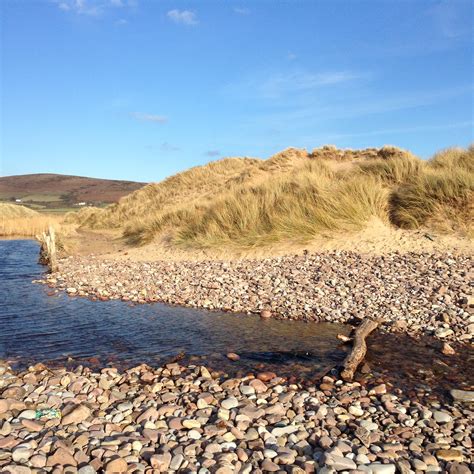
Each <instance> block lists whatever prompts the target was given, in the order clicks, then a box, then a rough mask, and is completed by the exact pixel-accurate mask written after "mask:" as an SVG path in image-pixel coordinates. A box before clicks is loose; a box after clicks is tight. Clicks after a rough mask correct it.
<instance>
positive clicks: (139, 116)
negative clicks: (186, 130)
mask: <svg viewBox="0 0 474 474" xmlns="http://www.w3.org/2000/svg"><path fill="white" fill-rule="evenodd" d="M130 116H131V117H132V118H134V119H135V120H139V121H140V122H154V123H160V124H163V123H166V122H167V121H168V117H165V116H164V115H155V114H144V113H142V112H132V113H131V114H130Z"/></svg>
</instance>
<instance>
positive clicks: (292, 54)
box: [286, 51, 298, 61]
mask: <svg viewBox="0 0 474 474" xmlns="http://www.w3.org/2000/svg"><path fill="white" fill-rule="evenodd" d="M297 57H298V56H297V55H296V54H295V53H292V52H291V51H290V52H289V53H288V54H287V55H286V59H289V60H290V61H294V60H295V59H296V58H297Z"/></svg>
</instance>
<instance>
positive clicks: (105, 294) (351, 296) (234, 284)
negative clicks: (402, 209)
mask: <svg viewBox="0 0 474 474" xmlns="http://www.w3.org/2000/svg"><path fill="white" fill-rule="evenodd" d="M473 263H474V262H473V259H472V256H469V255H459V254H458V255H451V254H434V253H421V254H416V253H409V254H401V253H389V254H386V255H381V256H380V255H379V256H376V255H362V254H359V253H356V252H347V251H344V252H325V253H306V254H304V255H293V256H285V257H275V258H268V259H262V260H236V261H215V260H214V261H212V260H211V261H198V262H169V261H161V262H160V261H158V262H149V263H143V262H128V261H112V260H109V261H108V260H103V259H99V258H93V257H87V258H84V257H68V258H65V259H63V260H62V261H61V262H60V270H59V272H56V273H54V274H51V275H48V276H47V278H46V280H45V281H46V283H48V284H49V285H51V286H54V287H56V288H58V289H60V290H66V291H67V292H68V294H70V295H72V296H86V297H92V298H99V299H122V300H125V301H132V302H137V303H146V302H157V301H159V302H164V303H169V304H173V305H182V306H190V307H199V308H207V309H216V310H225V311H233V312H250V313H262V314H263V315H264V316H273V317H277V318H290V319H304V320H308V321H329V322H343V323H344V322H349V321H354V320H355V321H356V320H361V319H363V318H365V317H367V316H371V317H374V316H375V317H378V318H382V319H384V320H385V323H384V325H383V327H384V328H385V329H386V330H389V331H404V332H406V333H408V334H410V335H420V334H429V335H434V336H435V337H437V338H439V339H441V340H444V341H457V342H463V343H469V342H470V341H471V340H472V339H473V337H474V299H473V292H474V289H473V281H474V279H473V278H472V277H473V271H472V268H474V264H473Z"/></svg>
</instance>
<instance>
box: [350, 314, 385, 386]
mask: <svg viewBox="0 0 474 474" xmlns="http://www.w3.org/2000/svg"><path fill="white" fill-rule="evenodd" d="M379 323H380V321H376V320H374V319H364V321H363V322H362V323H361V325H360V326H359V327H358V328H357V329H356V330H355V333H354V344H353V347H352V351H351V352H350V354H349V355H348V356H347V357H346V358H345V360H344V362H343V364H342V365H343V369H342V372H341V378H342V379H343V380H345V381H346V382H349V381H351V380H352V379H353V378H354V373H355V371H356V370H357V367H358V366H359V364H360V363H361V362H362V361H363V360H364V357H365V354H366V353H367V344H366V343H365V339H366V337H367V336H368V335H369V334H370V333H371V332H372V331H373V330H374V329H375V328H376V327H377V326H378V325H379Z"/></svg>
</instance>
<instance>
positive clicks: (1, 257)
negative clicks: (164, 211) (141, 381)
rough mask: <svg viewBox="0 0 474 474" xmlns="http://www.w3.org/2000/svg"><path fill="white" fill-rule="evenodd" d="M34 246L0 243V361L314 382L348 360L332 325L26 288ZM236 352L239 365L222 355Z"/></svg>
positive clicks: (36, 271) (32, 274)
mask: <svg viewBox="0 0 474 474" xmlns="http://www.w3.org/2000/svg"><path fill="white" fill-rule="evenodd" d="M37 259H38V246H37V244H36V243H35V242H33V241H25V240H16V241H0V282H1V287H0V328H1V330H0V359H6V360H9V361H10V362H11V363H13V364H14V365H16V366H20V367H24V366H26V365H29V364H31V363H34V362H47V363H50V364H65V363H67V361H68V359H69V361H74V363H76V364H77V363H88V364H89V365H107V364H110V365H116V366H120V367H130V366H133V365H137V364H140V363H148V364H150V365H156V364H161V363H163V362H165V361H169V360H171V359H173V358H174V357H176V356H177V355H178V354H181V357H183V358H184V359H185V360H186V361H202V362H205V363H207V364H209V365H211V366H215V367H216V368H219V369H222V370H225V371H227V372H229V373H231V374H240V373H246V372H248V371H255V370H273V371H276V372H278V373H279V374H281V375H290V374H294V373H295V372H297V373H298V374H299V375H302V376H304V377H307V378H313V377H316V376H318V374H319V375H320V374H322V373H325V372H327V370H328V369H330V368H332V367H334V366H336V365H338V364H339V363H340V362H341V361H342V359H343V358H344V356H345V351H344V349H343V348H342V347H341V345H340V342H339V341H338V340H337V338H336V336H337V334H338V333H347V329H346V328H344V327H341V326H340V325H334V324H324V323H320V324H314V323H312V324H308V323H304V322H294V321H276V320H272V321H267V320H262V319H260V318H259V317H256V316H248V315H233V314H226V313H221V312H208V311H203V310H197V309H188V308H180V307H170V306H166V305H162V304H153V305H138V306H130V305H129V304H127V303H124V302H121V301H94V302H92V301H89V300H87V299H83V298H71V297H68V296H67V295H65V294H58V295H55V296H48V291H49V289H48V288H47V287H44V286H43V285H35V284H32V283H31V281H32V280H34V279H38V278H40V276H41V273H42V271H43V270H44V268H43V267H41V266H40V265H38V264H37V263H36V262H37ZM228 352H236V353H237V354H239V355H240V357H241V358H240V360H239V361H238V362H231V361H229V360H228V359H227V358H226V357H225V354H226V353H228Z"/></svg>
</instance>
